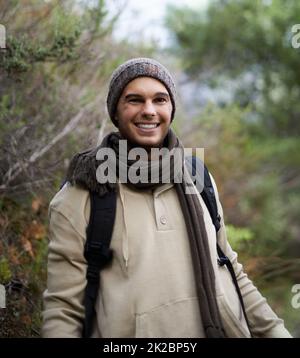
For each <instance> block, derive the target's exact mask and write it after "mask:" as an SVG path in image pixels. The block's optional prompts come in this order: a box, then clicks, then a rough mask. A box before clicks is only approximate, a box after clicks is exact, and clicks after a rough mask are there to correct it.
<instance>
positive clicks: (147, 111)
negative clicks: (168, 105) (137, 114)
mask: <svg viewBox="0 0 300 358" xmlns="http://www.w3.org/2000/svg"><path fill="white" fill-rule="evenodd" d="M155 115H156V109H155V106H154V105H153V103H152V101H151V100H149V101H145V103H144V106H143V110H142V116H143V117H153V116H155Z"/></svg>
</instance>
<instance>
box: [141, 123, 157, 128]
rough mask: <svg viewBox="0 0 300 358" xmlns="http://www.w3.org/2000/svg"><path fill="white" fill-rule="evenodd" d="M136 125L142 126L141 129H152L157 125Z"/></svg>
mask: <svg viewBox="0 0 300 358" xmlns="http://www.w3.org/2000/svg"><path fill="white" fill-rule="evenodd" d="M137 126H138V127H139V128H143V129H153V128H156V127H157V126H158V124H141V123H140V124H137Z"/></svg>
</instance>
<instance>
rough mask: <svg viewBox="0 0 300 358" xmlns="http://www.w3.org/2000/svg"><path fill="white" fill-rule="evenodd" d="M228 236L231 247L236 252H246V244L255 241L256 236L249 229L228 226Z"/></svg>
mask: <svg viewBox="0 0 300 358" xmlns="http://www.w3.org/2000/svg"><path fill="white" fill-rule="evenodd" d="M226 230H227V236H228V240H229V242H230V245H231V247H232V248H233V250H235V251H240V250H243V249H244V250H245V246H246V244H248V245H249V242H251V240H252V239H253V237H254V235H253V232H251V230H250V229H248V228H243V227H236V226H234V225H226Z"/></svg>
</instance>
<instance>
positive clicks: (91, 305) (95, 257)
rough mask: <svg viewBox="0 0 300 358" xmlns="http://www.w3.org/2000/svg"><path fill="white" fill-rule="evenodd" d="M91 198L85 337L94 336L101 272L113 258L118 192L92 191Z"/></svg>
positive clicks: (85, 255)
mask: <svg viewBox="0 0 300 358" xmlns="http://www.w3.org/2000/svg"><path fill="white" fill-rule="evenodd" d="M90 200H91V214H90V221H89V225H88V227H87V230H86V243H85V247H84V257H85V259H86V261H87V273H86V279H87V285H86V288H85V297H84V306H85V321H84V326H83V337H85V338H88V337H90V336H91V334H92V329H93V321H94V318H95V316H96V312H95V302H96V298H97V295H98V291H99V272H100V270H101V269H102V268H104V267H105V266H107V265H108V264H109V263H110V262H111V259H112V251H111V249H110V242H111V237H112V232H113V227H114V221H115V214H116V204H117V194H116V192H109V193H107V194H105V195H104V196H102V197H100V196H99V195H98V194H96V193H93V192H90Z"/></svg>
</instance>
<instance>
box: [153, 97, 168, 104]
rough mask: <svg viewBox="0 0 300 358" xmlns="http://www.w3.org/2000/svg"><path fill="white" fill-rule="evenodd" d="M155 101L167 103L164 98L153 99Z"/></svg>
mask: <svg viewBox="0 0 300 358" xmlns="http://www.w3.org/2000/svg"><path fill="white" fill-rule="evenodd" d="M155 101H156V102H158V103H166V102H167V100H166V98H164V97H157V98H156V99H155Z"/></svg>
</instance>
